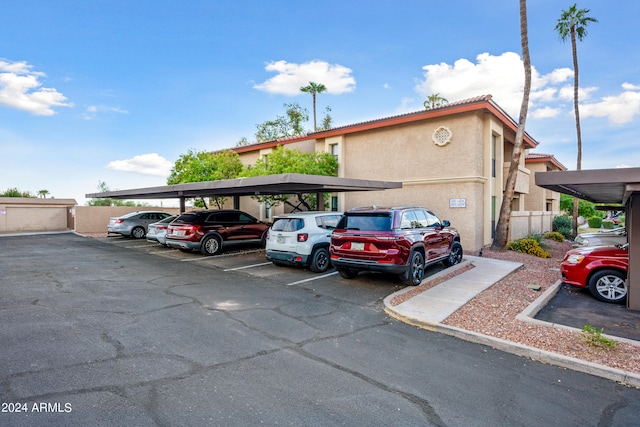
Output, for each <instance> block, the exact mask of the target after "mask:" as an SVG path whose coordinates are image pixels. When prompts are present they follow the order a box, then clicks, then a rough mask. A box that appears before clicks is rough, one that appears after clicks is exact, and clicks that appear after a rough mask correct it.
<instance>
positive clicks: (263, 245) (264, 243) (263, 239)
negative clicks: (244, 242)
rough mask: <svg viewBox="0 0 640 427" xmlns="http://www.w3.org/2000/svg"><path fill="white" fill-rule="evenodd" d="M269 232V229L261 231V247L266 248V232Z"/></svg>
mask: <svg viewBox="0 0 640 427" xmlns="http://www.w3.org/2000/svg"><path fill="white" fill-rule="evenodd" d="M268 233H269V230H267V231H265V232H264V233H262V238H260V247H261V248H263V249H264V248H266V247H267V234H268Z"/></svg>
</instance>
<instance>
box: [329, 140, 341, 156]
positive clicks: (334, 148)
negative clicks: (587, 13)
mask: <svg viewBox="0 0 640 427" xmlns="http://www.w3.org/2000/svg"><path fill="white" fill-rule="evenodd" d="M329 149H330V150H331V155H333V157H334V158H335V159H336V160H338V154H340V152H339V151H338V144H331V145H329Z"/></svg>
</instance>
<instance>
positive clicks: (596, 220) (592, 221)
mask: <svg viewBox="0 0 640 427" xmlns="http://www.w3.org/2000/svg"><path fill="white" fill-rule="evenodd" d="M587 224H589V228H600V227H602V218H600V217H599V216H592V217H591V218H589V219H587Z"/></svg>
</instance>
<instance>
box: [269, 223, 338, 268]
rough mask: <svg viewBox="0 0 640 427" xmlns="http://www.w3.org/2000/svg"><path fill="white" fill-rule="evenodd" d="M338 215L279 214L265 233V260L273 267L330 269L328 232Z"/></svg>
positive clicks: (329, 238) (329, 232) (334, 224)
mask: <svg viewBox="0 0 640 427" xmlns="http://www.w3.org/2000/svg"><path fill="white" fill-rule="evenodd" d="M340 218H342V213H341V212H295V213H290V214H284V215H278V216H276V217H275V218H274V222H273V225H272V226H271V228H269V231H268V233H267V243H266V257H267V259H268V260H269V261H271V262H273V263H274V264H275V265H301V266H308V267H309V270H311V271H313V272H314V273H322V272H324V271H327V269H328V268H329V266H330V263H331V262H330V258H329V241H330V240H331V231H332V230H333V229H334V228H335V227H336V225H337V224H338V221H340Z"/></svg>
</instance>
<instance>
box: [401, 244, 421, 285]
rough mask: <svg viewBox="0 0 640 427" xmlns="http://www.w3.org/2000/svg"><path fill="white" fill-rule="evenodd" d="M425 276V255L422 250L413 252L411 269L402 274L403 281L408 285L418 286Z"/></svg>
mask: <svg viewBox="0 0 640 427" xmlns="http://www.w3.org/2000/svg"><path fill="white" fill-rule="evenodd" d="M423 277H424V256H423V255H422V253H421V252H417V251H415V252H412V253H411V257H410V258H409V269H408V270H407V272H406V273H405V274H404V275H403V276H402V282H403V283H404V284H405V285H407V286H418V285H419V284H420V283H422V278H423Z"/></svg>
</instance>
